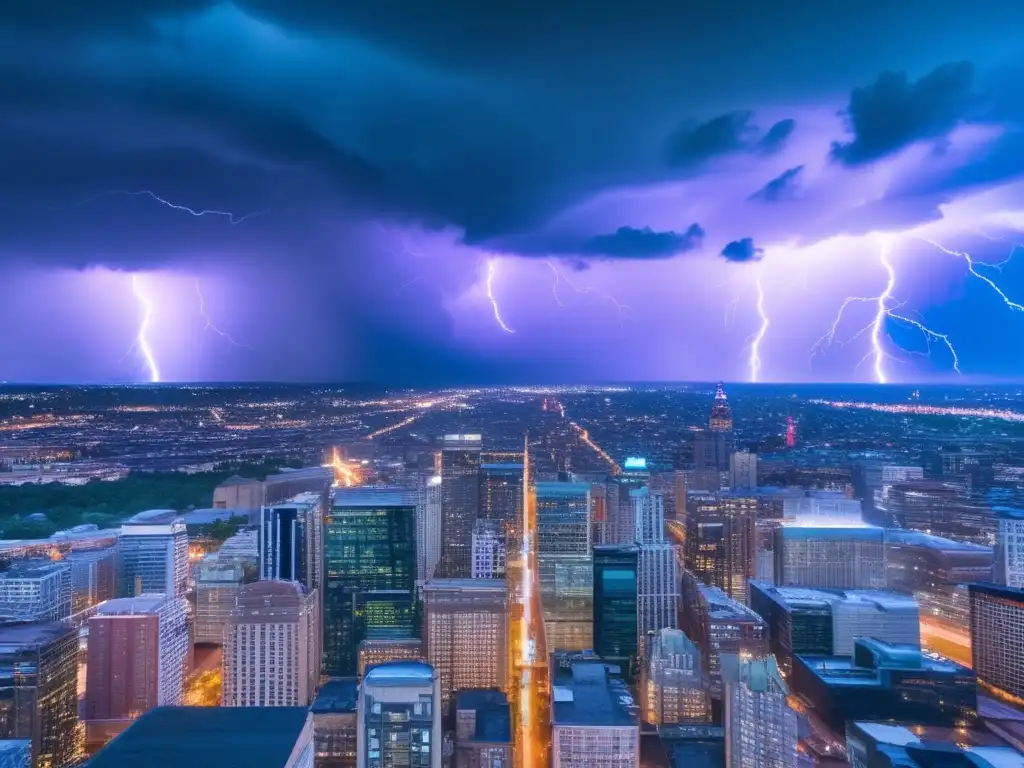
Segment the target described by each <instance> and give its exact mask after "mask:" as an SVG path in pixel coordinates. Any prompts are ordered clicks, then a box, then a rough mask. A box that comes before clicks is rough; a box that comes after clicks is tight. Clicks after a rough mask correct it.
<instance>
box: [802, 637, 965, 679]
mask: <svg viewBox="0 0 1024 768" xmlns="http://www.w3.org/2000/svg"><path fill="white" fill-rule="evenodd" d="M799 659H800V661H802V662H803V664H804V665H805V666H806V667H807V668H808V669H809V670H810V671H811V672H813V673H814V674H815V675H817V677H818V678H819V679H821V680H823V681H824V682H826V683H827V684H828V685H834V686H857V687H872V686H883V685H885V684H886V678H887V674H886V673H887V670H893V669H896V670H918V671H920V672H922V673H926V674H929V675H934V676H950V677H953V676H968V677H971V678H972V679H973V673H972V672H971V670H970V669H968V668H967V667H964V666H961V665H960V664H957V663H956V662H955V661H950V660H949V659H946V658H943V657H942V656H937V655H935V654H932V653H926V652H922V651H921V649H920V648H918V647H917V646H915V645H909V644H904V643H886V642H884V641H881V640H877V639H875V638H862V637H858V638H856V639H855V640H854V657H853V658H851V657H849V656H811V655H800V656H799ZM972 685H973V683H972Z"/></svg>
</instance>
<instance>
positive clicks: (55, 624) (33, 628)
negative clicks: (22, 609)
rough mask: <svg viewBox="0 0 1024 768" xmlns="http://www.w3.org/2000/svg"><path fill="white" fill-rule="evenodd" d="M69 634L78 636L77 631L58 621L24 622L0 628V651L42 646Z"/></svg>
mask: <svg viewBox="0 0 1024 768" xmlns="http://www.w3.org/2000/svg"><path fill="white" fill-rule="evenodd" d="M69 632H71V633H73V634H74V635H75V636H76V637H77V636H78V630H76V629H74V628H73V627H72V626H71V625H70V624H65V623H63V622H60V621H47V622H36V621H33V622H25V623H23V624H4V625H3V626H0V651H2V650H4V649H5V648H12V647H18V646H26V645H42V644H45V643H49V642H52V641H54V640H56V639H58V638H60V637H63V636H64V635H66V634H68V633H69Z"/></svg>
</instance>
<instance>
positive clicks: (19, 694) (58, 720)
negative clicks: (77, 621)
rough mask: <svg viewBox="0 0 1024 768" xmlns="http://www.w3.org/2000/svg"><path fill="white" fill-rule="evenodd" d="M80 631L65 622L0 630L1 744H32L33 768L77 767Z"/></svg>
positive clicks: (2, 627) (79, 741) (33, 624)
mask: <svg viewBox="0 0 1024 768" xmlns="http://www.w3.org/2000/svg"><path fill="white" fill-rule="evenodd" d="M77 658H78V631H77V630H76V629H74V628H73V627H72V626H71V625H70V624H67V623H64V622H34V623H30V624H8V625H6V626H0V712H2V713H3V716H2V717H0V739H29V740H31V742H32V757H33V760H34V762H33V763H32V765H35V766H38V767H39V768H65V767H66V766H71V765H74V764H76V762H77V761H78V758H79V757H80V756H81V751H82V745H81V738H80V735H79V731H78V728H77V708H78V694H77V682H76V681H77V676H78V667H77V665H78V662H77Z"/></svg>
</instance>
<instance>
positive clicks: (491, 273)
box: [487, 260, 515, 333]
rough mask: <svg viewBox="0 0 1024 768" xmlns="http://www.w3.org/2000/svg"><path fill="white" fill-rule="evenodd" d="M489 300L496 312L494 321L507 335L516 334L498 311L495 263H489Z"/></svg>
mask: <svg viewBox="0 0 1024 768" xmlns="http://www.w3.org/2000/svg"><path fill="white" fill-rule="evenodd" d="M487 299H488V301H490V302H491V309H493V310H494V319H495V321H496V322H497V323H498V326H499V327H500V328H501V330H503V331H504V332H505V333H515V331H513V330H512V329H511V328H509V327H508V326H507V325H505V321H504V320H502V319H501V312H500V310H499V309H498V302H497V300H496V299H495V298H494V261H493V260H492V261H488V262H487Z"/></svg>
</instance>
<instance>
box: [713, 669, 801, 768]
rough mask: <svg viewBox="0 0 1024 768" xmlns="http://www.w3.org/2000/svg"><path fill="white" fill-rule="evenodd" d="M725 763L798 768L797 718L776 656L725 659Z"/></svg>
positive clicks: (744, 767) (739, 767) (755, 767)
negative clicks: (791, 706)
mask: <svg viewBox="0 0 1024 768" xmlns="http://www.w3.org/2000/svg"><path fill="white" fill-rule="evenodd" d="M722 672H723V678H724V680H725V698H724V701H725V716H724V722H725V762H726V765H728V766H731V767H732V766H735V767H736V768H796V765H797V718H796V712H794V711H793V710H792V709H791V708H790V706H789V704H788V702H787V700H786V698H787V695H788V692H787V690H786V684H785V683H784V682H783V681H782V676H781V675H780V674H779V668H778V666H776V664H775V659H773V658H772V657H771V656H769V657H767V658H764V659H741V658H739V657H737V656H726V657H725V658H723V659H722Z"/></svg>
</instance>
